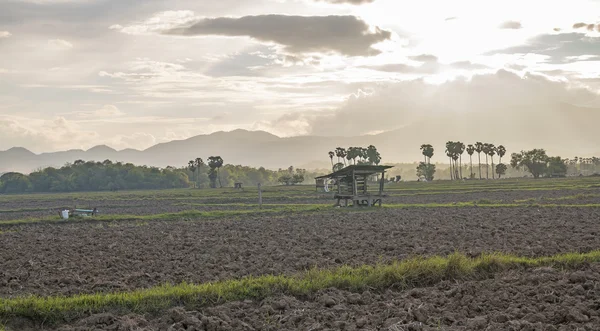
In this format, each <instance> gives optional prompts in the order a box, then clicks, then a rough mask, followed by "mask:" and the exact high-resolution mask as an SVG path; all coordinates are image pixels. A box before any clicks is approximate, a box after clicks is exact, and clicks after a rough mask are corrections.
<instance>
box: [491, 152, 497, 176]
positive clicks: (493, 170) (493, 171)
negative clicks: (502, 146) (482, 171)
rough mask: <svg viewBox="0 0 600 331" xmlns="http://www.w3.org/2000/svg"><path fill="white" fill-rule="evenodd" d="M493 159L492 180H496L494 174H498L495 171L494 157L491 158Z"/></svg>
mask: <svg viewBox="0 0 600 331" xmlns="http://www.w3.org/2000/svg"><path fill="white" fill-rule="evenodd" d="M491 158H492V179H496V175H494V173H495V172H496V171H495V169H494V156H491Z"/></svg>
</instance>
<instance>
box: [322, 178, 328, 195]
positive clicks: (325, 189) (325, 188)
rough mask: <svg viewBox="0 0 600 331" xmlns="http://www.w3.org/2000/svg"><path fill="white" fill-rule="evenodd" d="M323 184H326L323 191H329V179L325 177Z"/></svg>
mask: <svg viewBox="0 0 600 331" xmlns="http://www.w3.org/2000/svg"><path fill="white" fill-rule="evenodd" d="M323 184H325V185H324V186H323V191H325V192H329V180H327V179H325V180H324V181H323Z"/></svg>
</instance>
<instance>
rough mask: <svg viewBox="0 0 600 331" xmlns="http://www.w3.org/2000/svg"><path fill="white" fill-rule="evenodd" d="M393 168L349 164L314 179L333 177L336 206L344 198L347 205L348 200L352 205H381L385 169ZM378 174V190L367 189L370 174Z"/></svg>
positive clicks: (339, 204)
mask: <svg viewBox="0 0 600 331" xmlns="http://www.w3.org/2000/svg"><path fill="white" fill-rule="evenodd" d="M390 168H393V167H392V166H379V165H351V166H348V167H346V168H343V169H341V170H338V171H335V172H333V173H331V174H329V175H325V176H320V177H317V178H316V179H317V180H319V179H323V180H327V179H333V180H334V181H335V190H332V191H334V192H335V195H334V199H337V204H336V205H337V206H341V201H342V200H344V206H348V205H349V203H348V201H352V206H368V207H372V206H375V205H376V204H377V205H379V206H381V203H382V199H383V198H384V197H385V195H384V193H383V186H384V180H385V179H384V178H385V171H386V170H387V169H390ZM375 175H380V178H379V188H378V190H371V191H369V187H368V179H369V178H370V177H372V176H375Z"/></svg>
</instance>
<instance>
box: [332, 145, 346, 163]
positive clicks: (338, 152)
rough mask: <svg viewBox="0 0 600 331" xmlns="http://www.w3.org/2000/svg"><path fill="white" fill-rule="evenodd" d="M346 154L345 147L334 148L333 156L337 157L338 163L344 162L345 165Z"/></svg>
mask: <svg viewBox="0 0 600 331" xmlns="http://www.w3.org/2000/svg"><path fill="white" fill-rule="evenodd" d="M347 155H348V152H347V151H346V149H345V148H342V147H337V148H336V149H335V156H337V158H338V163H340V162H344V166H346V156H347ZM340 159H341V160H342V161H340Z"/></svg>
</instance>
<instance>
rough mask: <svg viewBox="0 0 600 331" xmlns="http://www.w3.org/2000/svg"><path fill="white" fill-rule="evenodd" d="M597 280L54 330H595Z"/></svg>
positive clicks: (537, 279) (530, 275)
mask: <svg viewBox="0 0 600 331" xmlns="http://www.w3.org/2000/svg"><path fill="white" fill-rule="evenodd" d="M599 281H600V265H598V264H594V265H588V266H584V267H582V268H581V269H580V270H576V271H569V272H561V271H558V270H555V269H552V268H539V269H535V270H521V271H512V272H504V273H500V274H497V275H496V276H495V277H494V278H491V279H485V280H472V281H463V282H449V281H447V282H442V283H439V284H436V285H434V286H431V287H426V288H415V289H411V290H407V291H393V290H387V291H383V292H377V291H365V292H362V293H351V292H347V291H342V290H338V289H328V290H324V291H321V292H319V293H317V294H315V295H314V296H311V297H306V298H295V297H289V296H282V295H280V296H276V297H270V298H267V299H265V300H262V301H260V302H256V301H250V300H247V301H243V302H231V303H226V304H222V305H218V306H215V307H209V308H204V309H198V310H190V311H186V310H185V309H184V308H174V309H171V310H169V311H167V312H164V313H163V314H160V316H140V315H128V316H114V315H112V314H109V313H105V314H99V315H93V316H91V317H88V318H85V319H82V320H79V321H77V322H74V323H70V324H69V325H66V326H61V327H59V328H58V329H57V330H59V331H91V330H98V331H101V330H115V331H159V330H167V331H180V330H184V331H192V330H194V331H198V330H214V331H225V330H228V331H229V330H273V331H274V330H315V331H316V330H387V331H408V330H423V331H434V330H447V331H459V330H460V331H475V330H485V331H501V330H507V331H513V330H514V331H516V330H521V331H533V330H536V331H576V330H598V329H599V328H600V300H599V299H598V298H599V297H600V283H599ZM18 327H19V330H24V331H30V330H40V328H39V326H34V325H27V324H20V325H19V326H18ZM9 330H10V329H9ZM15 330H16V329H15Z"/></svg>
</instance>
